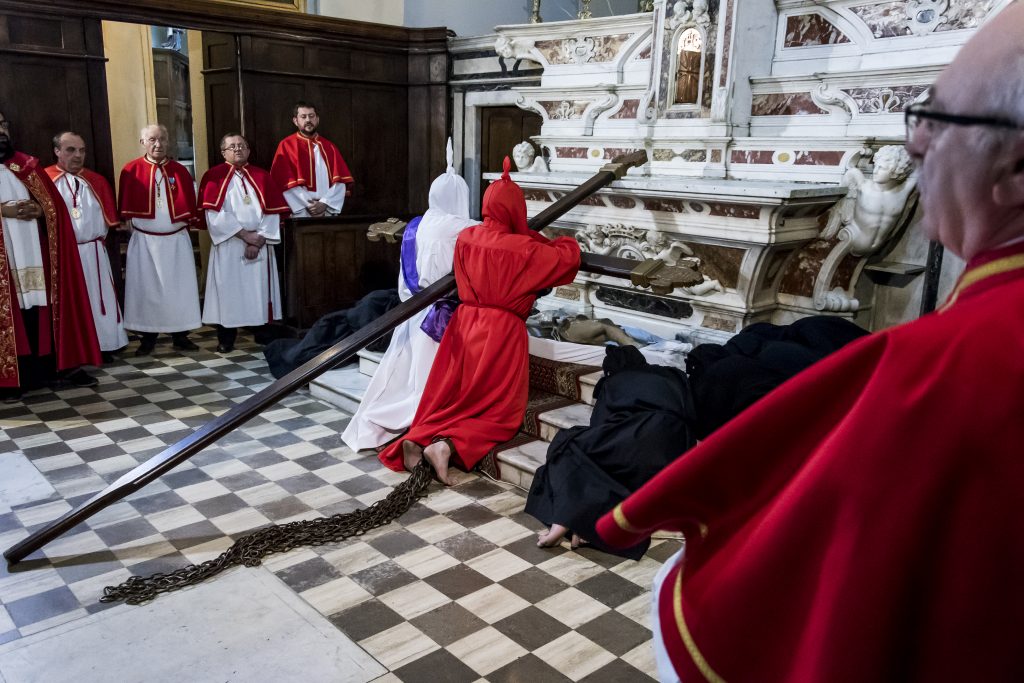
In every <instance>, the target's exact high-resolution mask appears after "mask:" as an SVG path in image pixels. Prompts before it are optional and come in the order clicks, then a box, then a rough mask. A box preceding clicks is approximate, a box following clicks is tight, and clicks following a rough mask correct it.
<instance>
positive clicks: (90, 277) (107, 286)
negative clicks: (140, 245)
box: [46, 131, 128, 363]
mask: <svg viewBox="0 0 1024 683" xmlns="http://www.w3.org/2000/svg"><path fill="white" fill-rule="evenodd" d="M53 152H54V154H55V155H56V156H57V163H56V164H54V165H53V166H47V168H46V174H47V175H48V176H50V180H52V181H53V184H54V185H56V187H57V191H58V192H60V195H61V197H62V198H63V199H64V204H65V206H66V207H67V209H68V212H69V213H70V214H71V224H72V226H73V227H74V229H75V237H76V238H77V239H78V255H79V256H80V257H81V260H82V274H83V275H84V276H85V286H86V288H87V290H88V292H89V302H90V303H91V304H92V319H93V322H94V323H95V324H96V337H97V339H98V340H99V343H100V350H101V351H102V352H103V360H104V362H107V363H110V362H112V361H113V360H114V359H113V356H112V355H111V353H112V352H113V351H116V350H118V349H122V348H124V347H125V346H127V345H128V335H127V334H126V333H125V331H124V320H123V318H122V317H121V304H120V303H118V300H117V290H116V289H115V288H114V275H113V272H112V271H111V269H110V258H109V257H108V256H107V246H106V238H107V230H108V229H109V228H117V227H119V226H120V224H121V222H120V221H119V220H118V217H117V202H116V201H115V200H114V191H113V190H112V189H111V187H110V183H108V182H107V179H106V178H104V177H103V176H101V175H100V174H99V173H96V172H95V171H91V170H89V169H88V168H86V167H85V154H86V149H85V139H84V138H83V137H82V136H81V135H78V134H77V133H74V132H72V131H64V132H63V133H59V134H57V135H55V136H54V137H53Z"/></svg>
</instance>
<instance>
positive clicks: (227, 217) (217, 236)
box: [206, 209, 242, 244]
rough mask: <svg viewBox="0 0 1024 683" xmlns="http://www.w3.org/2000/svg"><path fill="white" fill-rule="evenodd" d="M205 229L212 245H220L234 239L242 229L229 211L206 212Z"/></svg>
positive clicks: (208, 210)
mask: <svg viewBox="0 0 1024 683" xmlns="http://www.w3.org/2000/svg"><path fill="white" fill-rule="evenodd" d="M206 227H207V229H208V230H209V232H210V239H211V240H213V243H214V244H221V243H222V242H226V241H228V240H229V239H231V238H232V237H234V236H235V235H236V234H237V233H238V231H239V230H241V229H242V226H241V224H240V223H239V222H238V219H237V218H235V214H233V213H231V212H230V211H211V210H210V209H207V210H206Z"/></svg>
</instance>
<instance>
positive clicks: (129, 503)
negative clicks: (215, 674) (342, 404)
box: [0, 330, 679, 682]
mask: <svg viewBox="0 0 1024 683" xmlns="http://www.w3.org/2000/svg"><path fill="white" fill-rule="evenodd" d="M193 338H194V339H195V341H196V342H197V343H199V345H200V347H201V350H200V351H198V352H193V353H184V354H183V353H179V352H177V351H175V350H173V349H172V348H171V347H170V344H169V339H168V340H165V339H164V338H161V344H160V345H158V347H157V351H156V353H155V354H154V355H153V356H152V357H146V358H135V357H134V356H132V355H131V351H133V350H134V345H133V346H132V347H130V352H129V354H127V355H126V356H125V358H124V359H123V360H120V361H118V362H116V363H115V364H113V365H111V366H109V367H107V368H104V369H103V370H101V371H100V372H99V373H98V377H99V380H100V384H99V386H98V387H97V388H95V389H91V388H89V389H66V390H61V391H59V392H57V393H54V392H48V391H40V392H33V393H30V394H27V395H26V396H25V399H24V401H23V402H21V403H15V404H11V405H0V429H2V432H0V457H5V455H4V454H9V453H17V452H20V453H22V454H24V455H25V456H26V457H27V458H28V459H29V460H30V462H31V463H32V464H33V465H34V466H35V467H36V469H38V471H39V472H40V473H42V475H43V476H44V477H45V478H46V480H47V481H48V482H49V483H50V484H51V485H52V486H53V489H54V493H53V494H52V495H49V496H48V497H46V498H43V499H40V500H34V501H32V502H29V503H23V504H18V505H13V506H5V503H4V501H3V500H0V548H2V549H6V548H7V547H9V546H11V545H12V544H14V543H16V542H17V541H19V540H21V539H22V538H24V537H25V536H26V535H27V534H28V533H29V532H31V531H34V530H36V529H38V528H40V527H41V526H42V525H43V524H45V523H47V522H49V521H51V520H53V519H55V518H57V517H58V516H60V515H62V514H64V513H65V512H67V511H68V510H70V509H71V508H72V507H74V506H76V505H78V504H79V503H81V502H83V501H84V500H86V499H88V498H89V497H90V496H91V495H93V494H94V493H96V492H97V491H99V490H100V489H102V488H103V487H105V486H106V485H107V484H108V483H109V482H112V481H114V480H115V479H116V478H117V477H119V476H120V475H121V474H123V473H124V472H126V471H127V470H129V469H131V468H132V467H134V466H135V465H136V464H138V463H140V462H142V461H144V460H146V459H147V458H149V457H150V456H152V455H154V454H156V453H158V452H159V451H160V450H162V449H163V448H165V447H166V446H167V445H169V444H172V443H174V442H176V441H177V440H178V439H180V438H182V437H183V436H185V435H187V434H189V433H190V432H191V431H192V430H194V429H195V428H197V427H199V426H200V425H202V424H204V423H206V422H207V421H208V420H209V419H210V418H211V417H212V416H214V415H217V414H220V413H222V412H224V411H225V410H226V409H228V408H229V407H231V406H232V405H233V404H235V403H238V402H241V401H243V400H244V399H246V398H247V397H249V396H251V395H252V394H253V393H255V392H256V391H258V390H260V389H262V388H263V387H265V386H267V385H268V384H269V383H270V382H271V381H272V377H271V376H270V374H269V373H268V372H267V370H266V364H265V362H264V361H263V358H262V354H261V353H260V351H259V347H258V346H256V345H255V344H254V343H253V342H252V340H251V338H250V337H248V336H246V335H243V336H241V337H240V339H239V343H238V345H237V350H236V351H234V352H233V353H231V354H228V355H226V356H220V355H218V354H216V353H215V352H214V351H213V349H214V347H215V346H216V337H215V335H214V334H213V332H212V331H211V330H204V331H202V332H200V333H198V334H195V335H193ZM347 419H348V418H347V416H346V415H345V414H343V413H340V412H338V411H337V410H336V409H334V408H332V407H330V406H328V405H327V404H325V403H321V402H320V401H318V400H316V399H314V398H312V397H311V396H310V395H309V394H308V393H307V392H305V391H301V392H298V393H296V394H294V395H292V396H291V397H289V398H287V399H286V400H284V401H283V402H281V403H280V404H278V405H277V406H274V407H273V408H271V409H270V410H268V411H266V412H264V413H263V414H262V415H260V416H259V417H257V418H255V419H253V420H252V421H250V422H249V423H248V424H246V425H245V426H244V427H242V428H241V429H239V430H237V431H236V432H235V433H233V434H231V435H229V436H227V437H225V438H223V439H222V440H221V441H219V442H218V443H217V444H216V445H215V446H213V447H211V448H209V449H207V450H206V451H204V452H203V453H200V454H199V455H197V456H195V457H194V458H192V460H191V461H190V462H188V463H186V464H185V465H183V466H181V467H179V468H178V469H176V470H174V471H172V472H171V473H169V474H167V475H165V476H164V477H162V478H161V479H159V480H157V481H156V482H154V483H152V484H150V485H149V486H147V487H145V488H143V489H142V490H140V491H138V492H136V493H135V494H133V495H132V496H130V497H129V498H127V499H125V500H124V501H121V502H119V503H117V504H115V505H113V506H112V507H110V508H108V509H106V510H104V511H103V512H102V513H100V514H98V515H96V516H95V517H93V518H92V519H91V520H89V522H87V523H86V524H83V525H81V526H79V527H77V528H76V529H74V530H73V531H72V533H71V534H69V535H67V536H65V537H63V538H61V539H58V540H57V541H55V542H53V543H51V544H49V545H48V546H47V547H46V548H44V550H43V551H42V552H41V553H37V554H35V555H33V556H32V557H30V558H29V559H28V560H26V561H24V562H22V563H21V564H20V565H19V566H18V567H17V569H18V571H11V570H9V569H7V568H6V567H3V566H0V643H4V642H8V641H11V640H14V639H18V638H21V637H25V636H28V635H31V634H34V633H39V632H41V631H45V630H47V629H50V628H53V627H55V626H58V625H60V624H64V623H66V622H69V621H72V620H75V619H78V618H80V617H83V616H85V615H87V614H91V613H94V612H96V611H99V610H103V609H105V608H107V607H108V605H104V604H101V603H100V602H99V596H100V595H101V594H102V590H103V587H104V586H107V585H110V584H114V583H118V582H120V581H122V580H124V579H125V578H127V577H128V576H129V575H131V574H150V573H152V572H156V571H168V570H171V569H174V568H177V567H179V566H181V565H183V564H187V563H190V562H201V561H203V560H207V559H210V558H211V557H214V556H216V555H218V554H219V553H220V552H222V551H223V550H224V549H225V548H227V547H228V546H229V545H230V544H231V543H232V542H233V540H234V539H235V538H237V537H239V536H241V535H244V534H245V533H247V532H249V531H251V530H253V529H255V528H257V527H260V526H262V525H265V524H269V523H271V522H274V523H279V522H289V521H293V520H297V519H305V518H312V517H320V516H329V515H332V514H336V513H339V512H346V511H349V510H352V509H355V508H357V507H362V506H365V505H368V504H370V503H373V502H375V501H377V500H379V499H380V498H382V497H384V496H385V495H386V494H387V493H388V491H389V490H390V488H391V487H392V486H394V485H395V484H396V483H397V482H399V481H401V480H402V479H403V477H404V476H405V475H402V474H398V473H395V472H391V471H390V470H388V469H386V468H384V467H382V466H381V465H380V463H379V462H378V460H377V458H376V456H375V455H373V454H372V453H365V452H364V453H353V452H352V451H351V450H349V449H347V448H346V447H345V446H344V445H343V444H342V442H341V439H340V437H339V434H340V433H341V431H342V430H343V429H344V427H345V424H346V422H347ZM524 495H525V494H524V493H523V492H522V491H520V490H517V489H515V488H513V487H510V486H508V485H506V484H503V483H497V482H493V481H490V480H487V479H485V478H482V477H480V476H478V475H476V474H463V473H459V478H458V484H457V485H456V486H454V487H451V488H449V489H444V488H443V487H441V486H440V485H437V484H435V485H433V486H432V487H431V490H430V495H429V496H428V497H426V498H424V499H421V500H420V501H419V502H418V503H417V504H416V505H415V506H414V507H413V508H412V509H411V510H410V511H409V512H408V513H407V514H406V515H405V516H403V517H402V518H401V519H400V520H398V521H396V522H393V523H391V524H390V525H388V526H386V527H383V528H380V529H377V530H374V531H372V532H370V533H368V534H366V535H364V536H362V537H359V538H358V539H352V540H349V541H346V542H343V543H338V544H334V545H328V546H323V547H318V548H300V549H296V550H294V551H292V552H290V553H286V554H282V555H277V556H272V557H271V558H268V560H267V561H266V562H265V564H264V568H261V569H246V568H240V569H235V570H232V571H272V572H274V573H275V574H276V575H277V576H278V577H280V578H281V579H282V580H283V581H284V582H285V583H286V584H287V585H288V586H289V587H291V589H292V590H294V591H295V592H296V593H297V594H298V595H299V596H300V597H301V598H302V599H304V600H305V601H306V602H308V603H309V604H310V605H311V606H312V607H314V608H315V609H316V610H318V611H319V612H320V613H321V614H323V615H324V616H326V617H327V618H328V619H329V620H330V621H331V622H332V623H333V624H334V625H335V626H337V628H338V629H340V630H341V631H342V632H343V633H345V634H346V635H347V636H348V637H349V638H351V639H352V640H353V641H355V642H356V643H358V645H359V646H360V647H362V648H363V649H364V650H366V652H368V653H369V654H370V655H371V656H373V657H374V658H376V659H377V660H378V661H379V662H381V664H383V665H384V666H385V667H387V668H388V669H389V670H390V672H391V673H390V674H388V675H387V676H385V678H384V679H379V680H382V681H383V680H388V681H394V680H400V681H482V680H486V681H523V680H530V681H537V682H541V681H564V680H573V681H643V680H651V678H650V677H651V676H653V675H654V673H655V667H654V657H653V651H652V649H651V645H650V638H651V634H650V631H649V628H648V626H649V601H650V594H649V586H650V584H651V580H652V579H653V577H654V574H655V573H656V571H657V569H658V567H659V564H660V562H662V561H664V560H665V559H667V558H668V557H669V556H670V555H672V554H673V553H674V552H675V551H676V550H677V549H678V547H679V544H678V542H676V541H671V540H663V541H655V542H654V545H653V546H652V548H651V550H650V552H649V553H648V556H647V557H645V558H644V559H643V560H641V561H640V562H633V561H628V560H621V559H619V558H616V557H612V556H609V555H605V554H603V553H600V552H597V551H594V550H591V549H581V550H578V551H573V550H570V549H569V548H568V547H566V546H563V547H559V548H554V549H539V548H537V547H536V546H535V533H536V531H537V530H538V529H539V527H540V525H539V524H538V522H537V521H536V520H534V519H533V518H531V517H529V516H528V515H525V514H524V513H523V512H522V509H523V505H524V502H525V498H524ZM214 581H216V579H214ZM158 603H159V600H158V601H157V604H158ZM226 656H227V655H226Z"/></svg>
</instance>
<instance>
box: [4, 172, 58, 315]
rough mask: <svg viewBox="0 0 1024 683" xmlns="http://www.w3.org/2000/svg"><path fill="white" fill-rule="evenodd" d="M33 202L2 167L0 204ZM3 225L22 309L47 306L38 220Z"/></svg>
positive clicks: (12, 220)
mask: <svg viewBox="0 0 1024 683" xmlns="http://www.w3.org/2000/svg"><path fill="white" fill-rule="evenodd" d="M25 199H32V196H31V195H30V194H29V192H28V188H27V187H25V184H24V183H23V182H21V181H20V180H19V179H18V176H16V175H14V172H13V171H11V169H9V168H7V166H5V165H3V164H0V203H6V202H15V201H22V200H25ZM0 220H2V221H3V227H4V229H3V233H4V247H5V249H6V251H7V265H8V266H10V269H11V279H13V280H14V290H15V295H16V298H17V300H18V308H21V309H23V310H24V309H29V308H33V307H35V306H45V305H46V303H47V302H46V272H45V270H44V269H43V247H42V242H41V241H40V239H39V222H38V221H37V220H36V219H34V218H33V219H32V220H22V219H20V218H0Z"/></svg>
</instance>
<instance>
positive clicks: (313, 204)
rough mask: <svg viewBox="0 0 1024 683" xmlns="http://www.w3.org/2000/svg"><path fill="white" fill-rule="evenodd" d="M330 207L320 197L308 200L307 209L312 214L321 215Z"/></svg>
mask: <svg viewBox="0 0 1024 683" xmlns="http://www.w3.org/2000/svg"><path fill="white" fill-rule="evenodd" d="M328 208H330V207H328V206H327V205H326V204H324V203H323V202H322V201H320V200H319V199H309V200H307V201H306V210H307V211H309V215H310V216H316V217H320V216H323V215H324V214H325V213H327V209H328Z"/></svg>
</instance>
